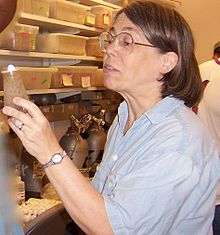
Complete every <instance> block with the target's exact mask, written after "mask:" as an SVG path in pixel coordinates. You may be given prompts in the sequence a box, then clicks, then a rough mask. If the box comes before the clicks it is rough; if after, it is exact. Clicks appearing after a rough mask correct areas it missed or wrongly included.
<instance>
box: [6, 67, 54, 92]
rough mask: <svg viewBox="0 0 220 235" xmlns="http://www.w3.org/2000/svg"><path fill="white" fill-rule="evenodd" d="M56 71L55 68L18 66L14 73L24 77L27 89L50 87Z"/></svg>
mask: <svg viewBox="0 0 220 235" xmlns="http://www.w3.org/2000/svg"><path fill="white" fill-rule="evenodd" d="M56 71H57V70H56V69H55V68H31V67H16V71H15V72H14V74H15V75H16V76H20V77H22V79H23V82H24V86H25V88H26V89H27V90H34V89H49V88H50V84H51V78H52V75H53V73H55V72H56ZM3 82H4V81H3Z"/></svg>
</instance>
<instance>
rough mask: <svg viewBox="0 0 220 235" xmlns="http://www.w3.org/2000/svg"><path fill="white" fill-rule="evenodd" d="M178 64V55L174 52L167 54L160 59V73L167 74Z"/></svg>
mask: <svg viewBox="0 0 220 235" xmlns="http://www.w3.org/2000/svg"><path fill="white" fill-rule="evenodd" d="M177 63H178V55H177V54H176V53H175V52H167V53H165V54H163V55H162V58H161V71H160V72H161V73H162V74H166V73H169V72H170V71H171V70H172V69H173V68H174V67H175V66H176V65H177Z"/></svg>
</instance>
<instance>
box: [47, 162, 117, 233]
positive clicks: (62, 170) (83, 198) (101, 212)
mask: <svg viewBox="0 0 220 235" xmlns="http://www.w3.org/2000/svg"><path fill="white" fill-rule="evenodd" d="M46 173H47V175H48V178H49V180H50V181H51V183H52V184H53V185H54V187H55V189H56V191H57V192H58V194H59V195H60V197H61V199H62V201H63V203H64V206H65V208H66V209H67V211H68V213H69V214H70V216H71V217H72V219H73V220H74V221H75V222H76V224H78V226H79V227H80V228H81V229H82V230H83V231H84V232H85V233H86V234H102V235H104V234H106V235H108V234H113V232H112V229H111V225H110V223H109V221H108V217H107V214H106V209H105V204H104V200H103V197H102V195H101V194H99V193H98V192H97V191H96V190H95V189H94V188H93V187H92V185H91V184H90V182H89V181H88V180H87V179H86V178H85V177H84V176H83V175H82V174H81V173H80V172H79V170H78V169H77V168H76V167H75V166H74V165H73V163H72V161H71V160H70V159H69V158H64V159H63V161H62V162H61V163H60V164H58V165H53V166H51V167H48V168H47V169H46Z"/></svg>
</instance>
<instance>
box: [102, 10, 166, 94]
mask: <svg viewBox="0 0 220 235" xmlns="http://www.w3.org/2000/svg"><path fill="white" fill-rule="evenodd" d="M109 32H110V34H111V35H113V36H115V35H118V34H120V33H122V32H125V33H129V34H130V35H131V36H132V37H133V40H134V42H137V43H142V44H150V43H149V42H148V41H147V39H146V38H145V36H144V34H143V32H142V31H141V29H140V28H138V27H137V26H136V25H135V24H133V23H132V22H131V21H130V20H129V19H128V18H127V16H126V15H125V14H124V13H122V14H121V15H120V16H119V17H118V18H117V20H116V21H115V23H114V25H113V27H112V28H111V29H110V31H109ZM118 41H119V40H118V38H116V39H115V40H113V42H112V43H111V44H110V45H108V47H107V49H106V53H105V56H104V67H103V71H104V83H105V86H106V87H107V88H109V89H112V90H115V91H117V92H119V93H120V92H122V93H123V92H127V91H132V90H134V89H137V90H138V88H141V87H142V88H143V86H147V85H149V83H154V82H155V81H157V80H158V79H159V78H161V77H162V75H161V72H160V67H161V56H162V54H161V53H160V52H159V49H158V48H155V47H147V46H141V45H136V44H134V45H133V47H132V50H130V49H129V50H128V49H127V48H126V46H125V47H123V46H121V45H120V43H119V42H118Z"/></svg>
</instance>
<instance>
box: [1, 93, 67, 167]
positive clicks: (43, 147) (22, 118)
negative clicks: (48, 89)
mask: <svg viewBox="0 0 220 235" xmlns="http://www.w3.org/2000/svg"><path fill="white" fill-rule="evenodd" d="M13 102H14V104H16V105H17V106H19V107H21V108H23V109H24V110H26V111H27V113H24V112H22V111H18V110H17V109H14V108H11V107H8V106H7V107H4V108H3V113H4V114H5V115H7V116H9V117H10V118H9V119H8V123H9V126H10V127H11V128H12V129H13V131H14V132H15V133H16V134H17V136H18V137H19V138H20V139H21V141H22V143H23V145H24V147H25V148H26V150H27V151H28V152H29V153H30V154H31V155H33V156H34V157H36V158H37V159H38V161H40V162H41V163H42V164H45V163H46V162H48V160H49V159H50V157H51V156H52V155H53V154H54V153H57V152H61V151H62V149H61V147H60V145H59V143H58V141H57V139H56V137H55V135H54V133H53V131H52V129H51V127H50V124H49V122H48V121H47V119H46V118H45V116H44V115H43V114H42V112H41V111H40V109H39V108H38V107H37V106H36V105H35V104H33V103H32V102H30V101H28V100H25V99H22V98H19V97H16V98H14V100H13Z"/></svg>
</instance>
